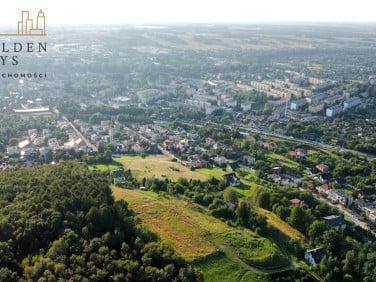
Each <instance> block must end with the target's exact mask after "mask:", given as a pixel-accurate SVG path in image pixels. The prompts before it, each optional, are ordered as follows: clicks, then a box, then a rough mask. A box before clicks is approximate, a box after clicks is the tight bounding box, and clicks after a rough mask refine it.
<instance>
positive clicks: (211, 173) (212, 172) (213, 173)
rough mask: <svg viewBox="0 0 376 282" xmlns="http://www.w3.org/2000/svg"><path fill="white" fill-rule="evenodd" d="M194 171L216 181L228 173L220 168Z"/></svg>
mask: <svg viewBox="0 0 376 282" xmlns="http://www.w3.org/2000/svg"><path fill="white" fill-rule="evenodd" d="M196 171H197V172H198V173H200V174H202V175H205V176H206V177H207V178H212V177H214V178H216V179H218V180H222V176H223V175H225V174H226V173H229V172H228V171H227V170H223V169H222V168H218V167H216V168H198V169H196Z"/></svg>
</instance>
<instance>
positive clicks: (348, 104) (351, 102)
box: [343, 97, 361, 110]
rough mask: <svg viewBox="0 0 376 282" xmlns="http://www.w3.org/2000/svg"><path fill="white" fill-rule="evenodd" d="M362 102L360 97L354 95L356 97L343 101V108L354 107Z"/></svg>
mask: <svg viewBox="0 0 376 282" xmlns="http://www.w3.org/2000/svg"><path fill="white" fill-rule="evenodd" d="M360 103H361V101H360V98H359V97H354V98H351V99H348V100H346V101H345V102H344V103H343V109H344V110H346V109H350V108H353V107H355V106H357V105H359V104H360Z"/></svg>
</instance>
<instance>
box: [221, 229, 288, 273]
mask: <svg viewBox="0 0 376 282" xmlns="http://www.w3.org/2000/svg"><path fill="white" fill-rule="evenodd" d="M224 238H225V241H226V242H227V244H229V245H230V246H232V247H233V248H234V249H235V250H237V253H238V256H239V257H240V258H241V260H242V261H244V262H246V263H248V264H249V265H251V266H256V267H262V268H268V269H269V268H270V269H272V268H278V267H284V266H286V265H288V264H289V259H288V257H286V256H285V255H284V254H283V253H282V252H281V250H280V249H279V248H278V247H277V246H276V245H275V244H274V243H273V242H271V241H270V240H269V239H267V238H264V237H256V236H254V235H250V234H247V233H246V232H241V231H238V230H233V231H230V232H227V233H225V234H224Z"/></svg>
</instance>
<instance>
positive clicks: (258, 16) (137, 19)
mask: <svg viewBox="0 0 376 282" xmlns="http://www.w3.org/2000/svg"><path fill="white" fill-rule="evenodd" d="M2 2H3V3H2V4H1V9H0V26H5V25H7V26H12V25H15V26H16V22H17V20H18V19H19V16H20V14H21V11H22V10H29V11H30V13H31V16H33V17H34V16H36V14H37V12H38V10H39V9H43V10H44V11H45V14H46V19H47V25H51V26H52V25H68V24H77V23H80V24H107V23H150V22H155V23H165V22H195V23H201V22H260V21H262V22H270V21H278V22H279V21H347V22H348V21H358V22H359V21H362V22H364V21H366V22H367V21H376V9H375V8H376V1H375V0H231V1H228V0H216V1H214V0H123V1H121V0H117V1H116V0H98V1H86V0H85V1H84V0H12V1H2Z"/></svg>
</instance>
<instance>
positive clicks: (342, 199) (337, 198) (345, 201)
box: [328, 189, 353, 207]
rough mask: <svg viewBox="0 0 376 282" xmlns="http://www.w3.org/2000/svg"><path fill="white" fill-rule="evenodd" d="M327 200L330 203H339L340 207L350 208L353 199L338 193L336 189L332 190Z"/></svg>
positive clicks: (340, 192)
mask: <svg viewBox="0 0 376 282" xmlns="http://www.w3.org/2000/svg"><path fill="white" fill-rule="evenodd" d="M328 200H330V201H331V202H332V203H335V204H336V203H339V204H341V205H342V206H345V207H348V206H351V205H352V203H353V197H352V196H349V195H347V194H345V193H343V192H342V191H338V190H336V189H332V190H331V193H330V195H329V197H328Z"/></svg>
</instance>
